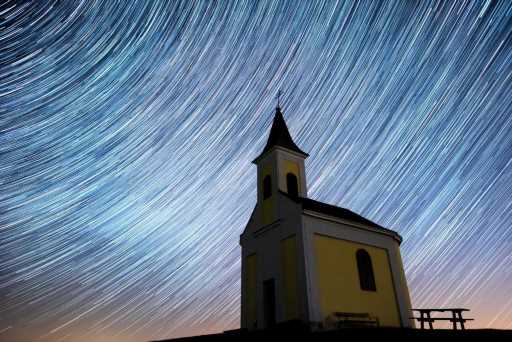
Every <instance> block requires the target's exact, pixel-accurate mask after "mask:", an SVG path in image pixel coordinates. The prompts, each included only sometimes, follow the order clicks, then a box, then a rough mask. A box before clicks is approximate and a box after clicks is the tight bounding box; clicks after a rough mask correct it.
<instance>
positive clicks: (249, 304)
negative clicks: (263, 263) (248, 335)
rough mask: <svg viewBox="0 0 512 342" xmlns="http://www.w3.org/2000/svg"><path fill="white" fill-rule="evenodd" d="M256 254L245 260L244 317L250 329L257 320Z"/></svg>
mask: <svg viewBox="0 0 512 342" xmlns="http://www.w3.org/2000/svg"><path fill="white" fill-rule="evenodd" d="M256 260H257V259H256V254H252V255H249V256H248V257H246V258H245V274H244V276H245V280H244V284H245V310H246V312H245V317H246V322H247V327H249V328H252V327H254V324H255V322H256V320H257V304H256V281H257V280H256V267H257V262H256Z"/></svg>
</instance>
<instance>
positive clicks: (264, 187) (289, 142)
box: [253, 106, 309, 224]
mask: <svg viewBox="0 0 512 342" xmlns="http://www.w3.org/2000/svg"><path fill="white" fill-rule="evenodd" d="M308 156H309V155H308V154H307V153H306V152H304V151H302V150H301V149H300V148H299V147H298V146H297V145H296V144H295V143H294V142H293V139H292V137H291V136H290V132H289V131H288V127H287V126H286V122H285V121H284V117H283V114H282V112H281V108H280V107H279V106H277V107H276V112H275V115H274V121H273V122H272V128H271V129H270V134H269V137H268V141H267V144H266V145H265V147H264V148H263V151H262V152H261V153H260V155H259V156H258V157H256V159H254V160H253V163H254V164H256V166H257V174H258V176H257V177H258V180H257V182H258V183H257V184H258V190H257V194H258V201H257V203H258V204H259V206H258V207H259V208H260V209H261V210H260V215H261V217H262V221H263V222H262V223H263V224H269V223H271V222H273V221H274V220H275V219H277V216H276V214H277V212H276V211H277V205H276V203H275V202H276V194H277V193H278V192H279V191H281V192H284V193H286V194H288V195H289V196H290V197H292V198H299V197H307V194H308V191H307V182H306V172H305V165H304V161H305V159H306V158H307V157H308Z"/></svg>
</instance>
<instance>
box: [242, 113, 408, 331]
mask: <svg viewBox="0 0 512 342" xmlns="http://www.w3.org/2000/svg"><path fill="white" fill-rule="evenodd" d="M307 157H308V154H307V153H305V152H304V151H302V150H301V149H300V148H299V147H298V146H297V145H296V144H295V143H294V142H293V139H292V138H291V136H290V133H289V131H288V128H287V126H286V123H285V120H284V118H283V114H282V113H281V109H280V108H279V106H278V107H277V108H276V113H275V116H274V121H273V123H272V128H271V129H270V134H269V137H268V141H267V144H266V145H265V147H264V149H263V151H262V152H261V154H260V155H259V156H258V157H257V158H256V159H254V161H253V163H254V164H256V166H257V177H258V180H257V186H258V189H257V194H258V196H257V203H256V206H255V208H254V210H253V213H252V214H251V217H250V219H249V222H248V223H247V226H246V228H245V230H244V231H243V233H242V235H241V236H240V244H241V246H242V312H241V327H242V328H247V329H264V328H268V327H271V326H273V325H275V324H279V323H282V322H286V321H292V320H297V321H302V322H303V323H305V324H308V325H310V326H312V327H315V328H322V327H324V328H325V327H328V326H329V322H332V321H333V320H336V319H338V318H340V317H344V318H350V317H359V320H361V319H365V320H368V321H369V322H374V323H376V324H377V325H379V326H390V327H413V326H414V324H413V322H412V321H411V320H410V319H409V317H410V316H411V312H410V309H411V304H410V299H409V291H408V289H407V283H406V279H405V275H404V271H403V266H402V260H401V256H400V248H399V246H400V243H401V241H402V238H401V237H400V235H399V234H397V233H396V232H394V231H392V230H389V229H386V228H383V227H381V226H379V225H377V224H375V223H373V222H371V221H369V220H367V219H365V218H364V217H361V216H360V215H358V214H355V213H353V212H351V211H349V210H347V209H344V208H340V207H336V206H333V205H329V204H326V203H321V202H318V201H315V200H312V199H309V198H308V196H307V182H306V172H305V163H304V162H305V159H306V158H307Z"/></svg>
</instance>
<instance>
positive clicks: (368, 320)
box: [327, 312, 379, 329]
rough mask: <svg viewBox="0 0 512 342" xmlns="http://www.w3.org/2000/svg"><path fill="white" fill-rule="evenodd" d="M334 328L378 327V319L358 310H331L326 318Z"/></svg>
mask: <svg viewBox="0 0 512 342" xmlns="http://www.w3.org/2000/svg"><path fill="white" fill-rule="evenodd" d="M327 321H328V322H331V323H332V324H333V325H334V327H335V328H337V329H339V328H366V327H378V326H379V319H378V318H377V317H372V316H371V315H370V314H369V313H360V312H333V313H332V314H331V315H329V317H328V318H327Z"/></svg>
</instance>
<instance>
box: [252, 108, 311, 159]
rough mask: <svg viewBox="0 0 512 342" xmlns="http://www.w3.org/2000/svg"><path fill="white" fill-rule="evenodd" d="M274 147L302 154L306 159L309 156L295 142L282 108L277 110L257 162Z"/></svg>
mask: <svg viewBox="0 0 512 342" xmlns="http://www.w3.org/2000/svg"><path fill="white" fill-rule="evenodd" d="M274 146H281V147H284V148H286V149H288V150H291V151H294V152H297V153H299V154H302V155H304V156H306V157H307V156H308V154H307V153H306V152H304V151H302V150H301V149H300V148H299V147H298V146H297V145H296V144H295V143H294V142H293V139H292V137H291V135H290V132H289V131H288V127H287V126H286V122H285V121H284V117H283V114H282V113H281V108H279V107H277V108H276V114H275V116H274V121H273V122H272V128H271V129H270V134H269V136H268V140H267V144H266V145H265V147H264V148H263V151H262V152H261V153H260V155H259V156H258V157H256V159H255V160H257V159H259V158H260V157H261V156H262V155H264V154H265V153H267V152H268V151H270V150H271V149H272V148H273V147H274Z"/></svg>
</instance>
